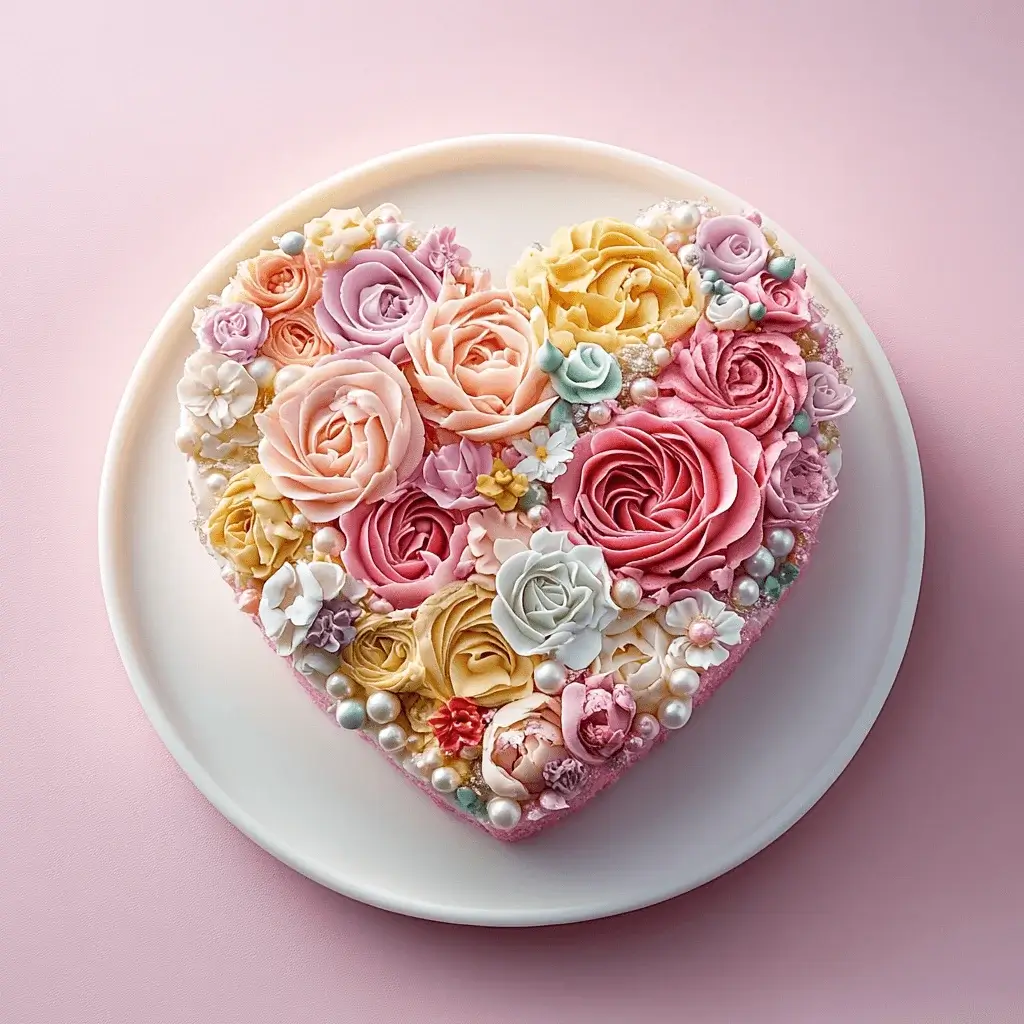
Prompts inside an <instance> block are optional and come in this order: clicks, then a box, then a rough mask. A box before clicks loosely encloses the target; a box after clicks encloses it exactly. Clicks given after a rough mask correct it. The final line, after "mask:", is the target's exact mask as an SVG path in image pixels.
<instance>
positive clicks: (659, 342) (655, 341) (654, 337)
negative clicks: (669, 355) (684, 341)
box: [647, 331, 665, 348]
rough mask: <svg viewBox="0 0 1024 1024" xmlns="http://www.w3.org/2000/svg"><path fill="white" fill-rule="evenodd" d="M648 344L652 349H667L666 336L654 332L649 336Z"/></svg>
mask: <svg viewBox="0 0 1024 1024" xmlns="http://www.w3.org/2000/svg"><path fill="white" fill-rule="evenodd" d="M647 344H648V345H650V346H651V348H664V347H665V335H663V334H659V333H658V332H657V331H652V332H651V333H650V334H648V335H647Z"/></svg>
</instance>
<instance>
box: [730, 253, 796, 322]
mask: <svg viewBox="0 0 1024 1024" xmlns="http://www.w3.org/2000/svg"><path fill="white" fill-rule="evenodd" d="M806 284H807V270H806V268H805V267H800V268H799V269H798V270H797V271H796V272H795V273H794V274H793V276H792V277H791V278H790V279H789V280H788V281H779V280H778V279H777V278H774V277H772V275H771V274H769V273H768V272H767V271H762V272H761V273H760V274H758V275H757V277H752V278H751V279H750V280H749V281H741V282H740V283H739V284H738V285H736V291H738V292H739V293H740V294H741V295H744V296H745V297H746V298H747V299H749V300H750V302H752V303H753V302H760V303H762V304H763V305H764V308H765V314H764V317H763V318H762V319H761V320H760V321H759V323H760V325H761V327H763V328H764V329H765V330H769V331H784V332H785V333H786V334H792V333H793V332H794V331H799V330H800V328H801V327H806V326H807V325H808V324H809V323H810V322H811V310H810V299H809V298H808V295H807V292H806V291H804V287H805V286H806Z"/></svg>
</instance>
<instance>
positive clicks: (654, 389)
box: [629, 377, 658, 405]
mask: <svg viewBox="0 0 1024 1024" xmlns="http://www.w3.org/2000/svg"><path fill="white" fill-rule="evenodd" d="M629 397H630V398H632V399H633V401H634V402H636V404H637V405H640V404H641V403H642V402H653V401H654V400H655V399H656V398H657V397H658V385H657V382H656V381H653V380H651V378H650V377H638V378H637V379H636V380H635V381H633V383H632V384H630V385H629Z"/></svg>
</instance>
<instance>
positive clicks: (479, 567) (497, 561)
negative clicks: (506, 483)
mask: <svg viewBox="0 0 1024 1024" xmlns="http://www.w3.org/2000/svg"><path fill="white" fill-rule="evenodd" d="M466 522H467V523H468V525H469V540H468V543H467V550H468V551H469V554H470V556H471V557H472V559H473V562H474V567H475V569H476V572H475V573H474V574H473V576H471V577H470V578H471V579H472V581H473V582H474V583H478V584H479V585H480V586H482V587H486V588H487V589H488V590H493V589H494V577H495V576H497V574H498V570H499V569H500V568H501V563H502V562H503V561H505V560H507V559H509V558H511V556H512V555H514V554H517V553H519V552H521V551H526V550H527V548H529V546H530V537H532V536H533V531H532V530H531V529H530V528H529V527H528V526H526V525H525V524H524V523H523V521H522V520H521V519H520V518H519V514H518V513H517V512H502V511H501V509H499V508H498V507H497V506H496V505H490V506H488V507H487V508H484V509H480V510H479V511H478V512H470V514H469V518H468V519H467V520H466ZM499 556H501V557H499Z"/></svg>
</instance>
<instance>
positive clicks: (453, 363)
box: [405, 283, 557, 441]
mask: <svg viewBox="0 0 1024 1024" xmlns="http://www.w3.org/2000/svg"><path fill="white" fill-rule="evenodd" d="M405 346H406V348H407V349H408V352H409V356H410V359H411V362H410V363H409V364H408V365H407V366H406V367H405V370H406V373H407V374H408V376H409V380H410V381H411V382H412V385H413V388H414V390H415V392H416V396H417V399H418V400H419V403H420V409H421V411H422V413H423V416H424V417H425V418H426V419H428V420H430V421H431V422H433V423H436V424H438V425H439V426H441V427H443V428H445V429H446V430H451V431H453V432H454V433H456V434H461V435H462V436H463V437H466V438H469V440H471V441H497V440H501V439H502V438H506V437H509V436H511V435H513V434H522V433H525V432H526V431H527V430H529V429H530V428H531V427H533V426H536V424H538V423H539V422H540V421H541V420H542V419H543V418H544V414H545V413H546V412H547V410H548V409H549V408H550V407H551V405H552V404H554V402H555V399H556V397H557V396H556V395H554V394H553V393H552V392H551V390H550V387H549V383H548V381H549V378H548V375H547V374H546V373H544V372H543V371H542V370H541V369H539V368H538V367H537V366H536V364H535V359H534V357H535V355H536V352H537V349H538V347H539V340H538V338H537V337H536V335H535V334H534V331H533V328H532V326H531V324H530V321H529V319H528V318H527V316H526V314H525V313H524V312H523V311H522V309H520V308H519V306H517V305H516V302H515V299H514V298H513V297H512V293H511V292H507V291H500V290H496V289H490V290H487V291H479V292H473V293H471V294H469V295H466V294H465V288H463V287H462V286H461V285H457V284H452V283H448V284H446V285H444V287H443V288H442V289H441V295H440V297H439V299H438V301H437V303H436V304H435V305H432V306H430V307H428V309H427V311H426V314H425V315H424V317H423V323H422V324H421V326H420V327H419V329H418V330H416V331H413V332H412V333H411V334H409V335H408V336H407V337H406V339H405Z"/></svg>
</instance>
